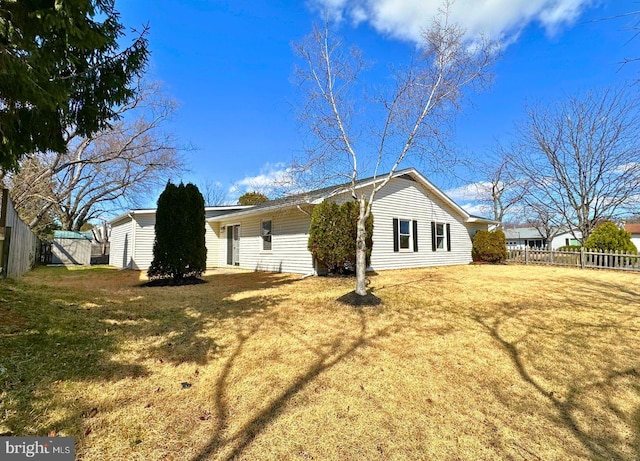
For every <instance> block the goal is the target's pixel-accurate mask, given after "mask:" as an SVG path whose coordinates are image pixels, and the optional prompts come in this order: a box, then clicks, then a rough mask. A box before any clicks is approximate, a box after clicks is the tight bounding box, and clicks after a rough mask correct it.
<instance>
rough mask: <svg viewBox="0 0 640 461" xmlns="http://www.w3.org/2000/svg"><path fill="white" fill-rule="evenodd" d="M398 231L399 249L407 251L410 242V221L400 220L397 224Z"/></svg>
mask: <svg viewBox="0 0 640 461" xmlns="http://www.w3.org/2000/svg"><path fill="white" fill-rule="evenodd" d="M399 225H400V230H399V231H398V235H399V236H400V249H401V250H408V249H409V244H410V242H411V221H407V220H404V219H401V220H400V222H399Z"/></svg>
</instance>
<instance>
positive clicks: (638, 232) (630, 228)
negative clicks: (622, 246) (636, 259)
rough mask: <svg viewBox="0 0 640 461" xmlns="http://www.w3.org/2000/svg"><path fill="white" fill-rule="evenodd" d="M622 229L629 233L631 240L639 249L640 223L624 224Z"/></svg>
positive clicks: (639, 249)
mask: <svg viewBox="0 0 640 461" xmlns="http://www.w3.org/2000/svg"><path fill="white" fill-rule="evenodd" d="M624 230H626V231H627V232H629V233H630V234H631V241H632V242H633V244H634V245H635V246H636V248H637V249H638V251H640V223H634V224H625V225H624Z"/></svg>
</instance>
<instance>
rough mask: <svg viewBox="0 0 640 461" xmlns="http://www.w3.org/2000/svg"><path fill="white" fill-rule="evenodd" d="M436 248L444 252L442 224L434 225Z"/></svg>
mask: <svg viewBox="0 0 640 461" xmlns="http://www.w3.org/2000/svg"><path fill="white" fill-rule="evenodd" d="M436 248H437V249H438V250H444V224H442V223H436Z"/></svg>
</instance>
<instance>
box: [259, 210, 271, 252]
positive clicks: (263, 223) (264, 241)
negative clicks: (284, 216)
mask: <svg viewBox="0 0 640 461" xmlns="http://www.w3.org/2000/svg"><path fill="white" fill-rule="evenodd" d="M265 223H269V232H268V234H265V229H264V225H265ZM266 237H269V240H267V239H266ZM260 240H261V241H262V251H263V252H270V251H273V219H271V218H269V219H263V220H261V221H260ZM267 242H268V243H269V248H265V245H266V244H267Z"/></svg>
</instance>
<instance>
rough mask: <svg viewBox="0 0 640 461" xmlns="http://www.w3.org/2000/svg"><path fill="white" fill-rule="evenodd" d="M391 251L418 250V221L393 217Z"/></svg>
mask: <svg viewBox="0 0 640 461" xmlns="http://www.w3.org/2000/svg"><path fill="white" fill-rule="evenodd" d="M393 251H394V252H398V251H418V221H411V220H409V219H398V218H393Z"/></svg>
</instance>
